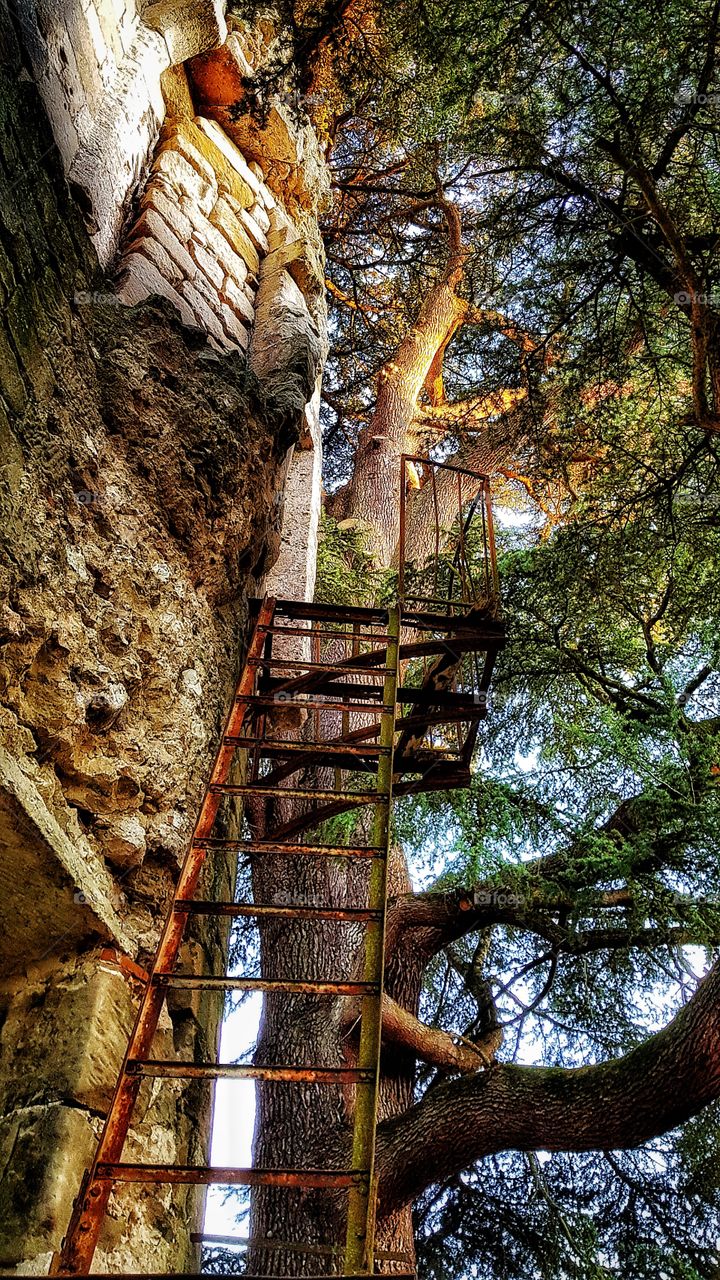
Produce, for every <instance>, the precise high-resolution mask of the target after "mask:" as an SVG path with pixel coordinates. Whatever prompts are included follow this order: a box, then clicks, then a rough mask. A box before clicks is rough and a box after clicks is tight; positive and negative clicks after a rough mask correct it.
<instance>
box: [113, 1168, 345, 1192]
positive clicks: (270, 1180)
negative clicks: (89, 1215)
mask: <svg viewBox="0 0 720 1280" xmlns="http://www.w3.org/2000/svg"><path fill="white" fill-rule="evenodd" d="M95 1177H96V1179H97V1180H98V1182H176V1183H180V1182H185V1183H195V1184H197V1185H199V1186H206V1187H207V1186H212V1185H213V1184H215V1183H217V1184H218V1185H220V1186H242V1187H316V1188H322V1187H328V1188H330V1189H334V1188H336V1187H352V1186H354V1185H355V1184H357V1183H362V1182H367V1181H368V1179H369V1177H370V1175H369V1173H368V1172H367V1171H366V1170H364V1169H337V1170H328V1169H237V1168H219V1167H216V1168H207V1167H206V1166H204V1165H187V1164H185V1165H183V1164H175V1165H168V1164H98V1165H97V1167H96V1170H95Z"/></svg>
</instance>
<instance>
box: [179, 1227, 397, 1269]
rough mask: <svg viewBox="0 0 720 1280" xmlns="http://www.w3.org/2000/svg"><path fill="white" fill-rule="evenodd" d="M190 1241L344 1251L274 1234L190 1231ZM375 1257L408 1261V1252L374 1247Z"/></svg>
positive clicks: (328, 1253)
mask: <svg viewBox="0 0 720 1280" xmlns="http://www.w3.org/2000/svg"><path fill="white" fill-rule="evenodd" d="M190 1243H191V1244H210V1245H212V1244H225V1245H228V1246H233V1245H237V1246H238V1247H239V1248H241V1249H244V1248H247V1247H251V1248H253V1249H266V1250H267V1251H268V1253H272V1252H277V1251H278V1250H283V1252H284V1251H285V1250H290V1251H291V1252H292V1253H308V1254H312V1255H313V1256H316V1257H321V1258H331V1257H341V1256H342V1255H343V1254H344V1252H345V1247H344V1245H339V1244H304V1243H302V1242H301V1241H299V1240H278V1239H277V1237H276V1236H224V1235H217V1234H214V1233H212V1232H207V1233H206V1232H203V1231H191V1232H190ZM375 1257H376V1258H377V1259H378V1261H382V1262H410V1256H409V1254H407V1253H393V1252H392V1251H391V1250H389V1249H376V1250H375Z"/></svg>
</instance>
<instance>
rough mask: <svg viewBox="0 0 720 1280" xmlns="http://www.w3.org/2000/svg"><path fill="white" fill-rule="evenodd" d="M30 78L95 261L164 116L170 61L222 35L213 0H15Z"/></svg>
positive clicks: (102, 255) (110, 243)
mask: <svg viewBox="0 0 720 1280" xmlns="http://www.w3.org/2000/svg"><path fill="white" fill-rule="evenodd" d="M14 18H15V22H16V24H17V26H18V27H19V29H20V33H21V35H22V39H23V45H24V47H25V48H26V50H27V53H28V57H29V63H30V67H31V69H32V74H33V78H34V80H35V83H36V84H37V86H38V89H39V91H40V94H41V95H42V99H43V102H44V104H45V108H46V111H47V114H48V117H49V119H50V121H51V122H52V128H53V132H54V135H55V139H56V141H57V145H58V149H59V151H60V155H61V157H62V160H63V165H64V169H65V172H66V174H67V176H68V180H69V182H70V184H71V189H72V190H73V192H74V194H75V197H76V199H77V200H78V203H79V205H80V207H81V208H82V210H83V212H84V214H85V216H86V218H87V221H88V227H89V230H90V232H91V235H92V240H93V244H94V246H95V249H96V251H97V254H98V257H99V259H100V262H101V264H102V265H107V264H108V263H109V262H110V261H111V260H112V258H113V256H114V254H115V251H116V249H117V245H118V242H119V239H120V235H121V232H122V228H123V223H124V220H125V217H126V214H127V209H128V205H129V202H130V200H131V199H132V196H133V194H134V191H135V189H136V187H137V186H138V184H139V182H140V181H141V179H142V176H143V174H144V171H145V168H146V165H147V159H148V155H149V154H150V153H151V151H152V148H153V146H154V143H155V140H156V139H157V135H158V130H159V128H160V125H161V124H162V121H163V119H164V117H165V104H164V99H163V94H162V90H161V87H160V81H161V76H162V73H163V72H164V71H165V70H166V69H167V68H168V67H170V66H171V65H173V64H176V63H180V62H183V61H184V60H185V59H186V58H189V57H191V56H192V55H193V54H198V53H200V52H202V51H203V50H205V49H209V48H213V47H214V46H215V45H216V44H218V43H221V42H222V40H223V39H224V38H225V35H226V27H225V21H224V18H223V16H222V13H221V10H220V6H219V5H218V4H216V3H214V0H191V2H190V3H189V2H188V0H174V3H172V4H169V3H163V2H162V0H63V3H62V4H56V3H54V0H18V3H17V4H16V5H15V6H14Z"/></svg>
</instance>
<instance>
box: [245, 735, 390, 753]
mask: <svg viewBox="0 0 720 1280" xmlns="http://www.w3.org/2000/svg"><path fill="white" fill-rule="evenodd" d="M223 745H224V746H226V747H261V748H263V753H264V751H265V750H268V751H273V752H285V753H286V754H287V755H290V754H300V753H302V752H304V751H307V752H312V753H313V754H314V755H317V753H318V752H319V753H320V754H321V755H333V756H339V755H346V756H387V755H389V754H390V747H379V746H377V744H376V743H374V742H372V743H370V744H369V745H367V746H366V745H365V743H364V742H362V741H358V743H357V744H353V743H350V742H333V740H332V739H329V740H328V741H327V742H285V741H284V740H283V739H282V738H246V737H241V738H223Z"/></svg>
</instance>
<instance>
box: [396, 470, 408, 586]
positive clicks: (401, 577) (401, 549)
mask: <svg viewBox="0 0 720 1280" xmlns="http://www.w3.org/2000/svg"><path fill="white" fill-rule="evenodd" d="M407 464H408V457H407V454H404V453H403V454H402V455H401V458H400V538H399V541H398V599H399V601H400V604H401V605H402V604H403V603H404V601H405V526H406V521H407V515H406V511H405V501H406V499H405V494H406V490H407Z"/></svg>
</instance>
